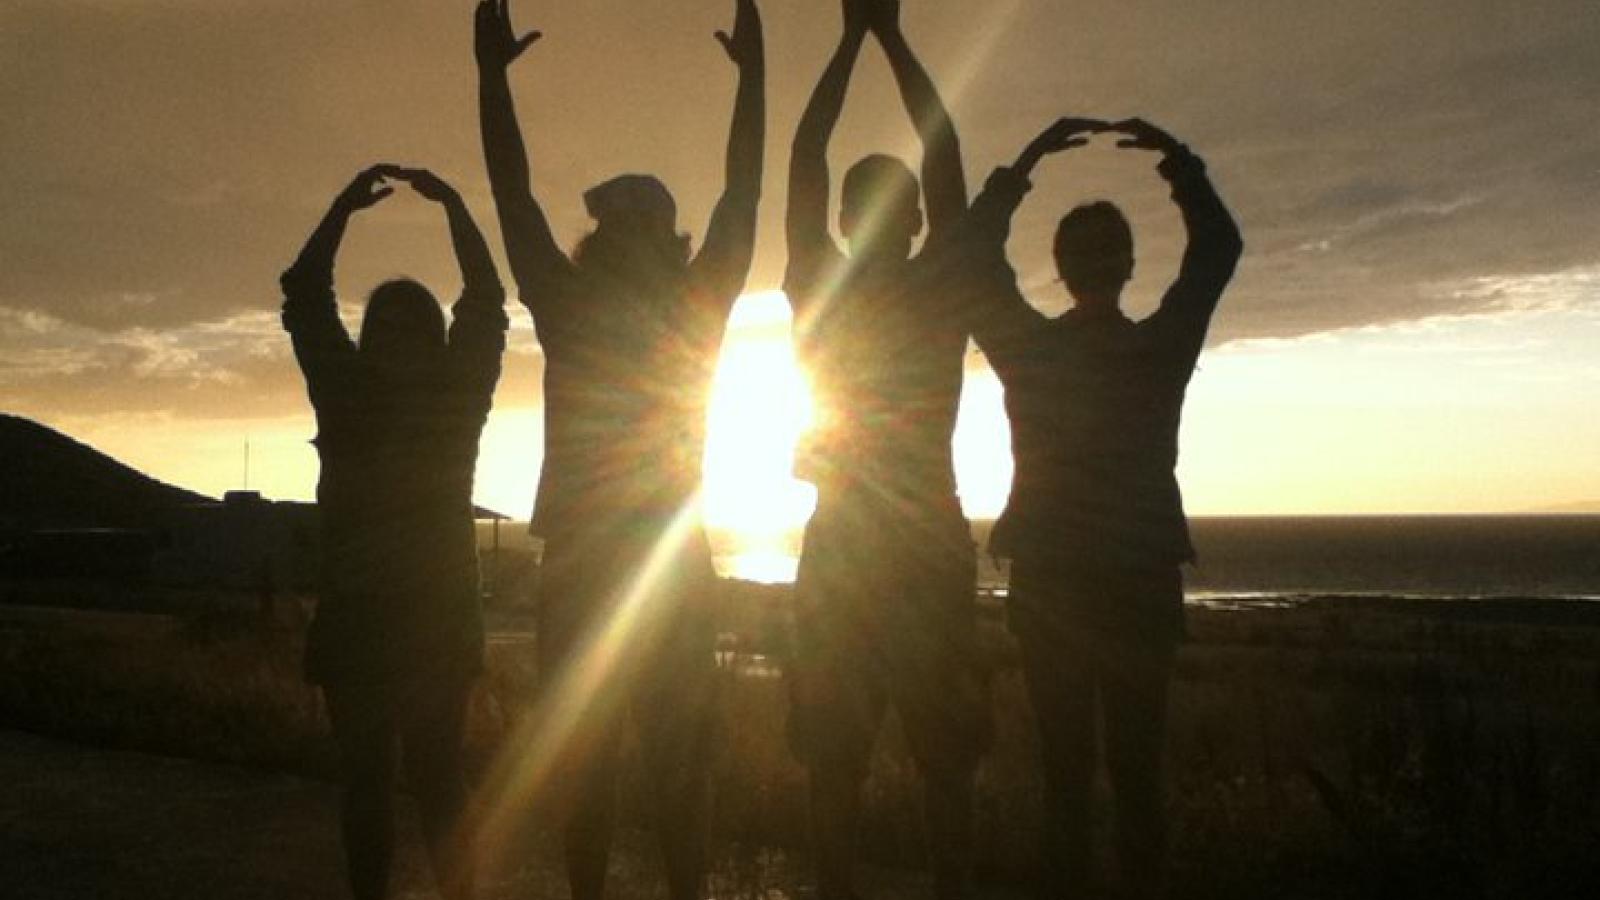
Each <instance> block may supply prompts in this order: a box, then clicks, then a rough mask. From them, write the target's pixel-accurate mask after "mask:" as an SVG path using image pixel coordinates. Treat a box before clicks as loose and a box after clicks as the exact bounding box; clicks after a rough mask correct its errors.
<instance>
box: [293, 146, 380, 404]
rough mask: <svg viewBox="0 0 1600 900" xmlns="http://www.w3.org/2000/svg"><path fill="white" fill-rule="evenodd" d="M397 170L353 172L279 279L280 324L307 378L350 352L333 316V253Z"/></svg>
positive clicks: (351, 347) (340, 324) (350, 345)
mask: <svg viewBox="0 0 1600 900" xmlns="http://www.w3.org/2000/svg"><path fill="white" fill-rule="evenodd" d="M398 171H399V170H398V169H396V168H395V167H394V166H387V165H380V166H373V167H372V168H370V169H367V170H366V171H364V172H362V173H361V174H359V175H357V176H356V177H355V179H354V180H353V181H351V182H350V184H349V185H348V186H347V187H346V188H345V189H344V190H343V191H340V192H339V196H337V197H335V198H334V200H333V204H332V205H331V206H329V207H328V211H327V213H326V214H324V215H323V217H322V221H321V222H320V223H318V224H317V227H316V230H315V231H313V232H311V237H310V238H309V239H308V240H307V241H306V244H305V246H304V247H303V248H301V250H300V255H299V256H298V257H296V258H295V261H294V263H293V264H292V265H290V266H289V268H288V269H287V270H285V271H284V273H283V276H282V277H281V278H280V279H279V284H280V285H281V286H282V287H283V297H284V302H283V327H284V329H285V330H287V331H288V332H289V336H290V338H291V339H292V340H293V342H294V351H295V357H296V359H298V360H299V362H300V368H301V370H302V371H303V372H305V374H306V377H307V378H308V379H312V378H315V376H316V375H317V374H318V373H319V372H320V371H321V370H322V369H323V368H324V367H325V365H326V364H327V363H328V362H329V361H330V360H331V359H332V358H334V357H336V356H338V355H341V354H346V353H353V352H354V351H355V344H354V342H352V341H351V340H350V333H349V332H347V331H346V330H345V327H344V323H343V322H341V321H340V320H339V309H338V306H337V304H336V301H335V299H334V293H333V262H334V257H336V256H337V255H338V253H339V245H340V244H341V243H342V242H343V241H344V233H345V229H346V228H347V227H348V226H349V224H350V217H351V216H352V215H354V214H355V213H357V212H359V211H360V210H363V209H367V208H369V207H371V206H373V205H375V204H376V203H378V202H379V201H381V200H382V199H383V198H385V197H387V196H389V195H390V194H392V193H394V188H392V187H390V186H388V185H386V184H384V182H383V180H384V179H385V178H388V177H394V175H395V173H396V172H398Z"/></svg>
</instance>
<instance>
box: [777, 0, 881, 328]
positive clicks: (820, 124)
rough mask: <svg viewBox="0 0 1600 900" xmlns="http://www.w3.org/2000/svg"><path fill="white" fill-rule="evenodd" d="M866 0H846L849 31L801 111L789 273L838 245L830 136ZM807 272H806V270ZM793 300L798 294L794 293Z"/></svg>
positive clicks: (813, 265) (817, 263) (807, 267)
mask: <svg viewBox="0 0 1600 900" xmlns="http://www.w3.org/2000/svg"><path fill="white" fill-rule="evenodd" d="M865 2H866V0H844V34H843V36H842V37H841V38H840V39H839V46H838V48H837V49H836V50H834V52H833V58H832V59H831V60H829V62H828V67H827V68H826V69H824V70H823V72H822V78H821V79H820V80H818V82H817V86H816V88H815V89H814V90H813V91H812V93H811V101H810V102H809V103H808V104H807V105H806V109H805V112H804V113H803V114H802V115H801V116H800V126H799V128H798V129H797V130H796V132H795V137H794V147H793V153H792V155H791V156H790V158H789V200H788V202H789V209H788V214H787V217H786V221H785V225H786V231H787V237H788V244H789V276H790V279H794V278H795V277H796V276H797V275H800V276H801V277H802V278H806V277H809V276H811V275H814V274H815V273H816V272H817V271H818V269H819V268H820V267H821V266H822V264H823V263H824V261H825V260H826V259H827V258H829V257H830V256H834V255H837V254H838V252H839V249H838V246H837V245H836V244H834V243H833V237H832V236H831V235H830V234H829V233H828V200H829V191H830V189H831V188H830V185H829V182H828V142H829V141H830V140H832V138H833V131H834V128H835V127H837V125H838V124H839V115H840V114H841V113H842V112H843V111H844V98H845V93H846V91H847V90H848V89H849V87H850V75H851V73H852V72H853V71H854V70H855V65H856V60H857V58H859V57H860V56H861V45H862V43H864V42H865V41H866V37H867V19H866V7H865V5H864V4H865ZM802 273H803V274H802ZM790 299H791V300H797V299H799V298H797V297H793V296H791V298H790Z"/></svg>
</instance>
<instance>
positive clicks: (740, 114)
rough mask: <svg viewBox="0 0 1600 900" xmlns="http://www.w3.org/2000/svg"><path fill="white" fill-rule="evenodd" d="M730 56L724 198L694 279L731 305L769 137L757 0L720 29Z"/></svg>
mask: <svg viewBox="0 0 1600 900" xmlns="http://www.w3.org/2000/svg"><path fill="white" fill-rule="evenodd" d="M716 36H717V40H718V41H721V42H722V47H723V49H724V50H726V51H727V53H728V58H729V59H731V60H733V63H734V65H736V66H738V67H739V90H738V94H737V96H736V97H735V99H734V104H733V125H732V127H731V128H730V130H729V133H728V156H727V172H726V177H725V185H724V187H723V191H722V197H721V199H719V200H718V201H717V208H716V210H715V211H713V212H712V214H711V224H710V225H709V226H708V227H707V228H706V239H705V243H704V244H703V245H702V246H701V248H700V255H699V256H698V257H696V259H695V263H694V268H695V276H696V277H695V281H696V282H697V283H699V284H701V285H704V286H706V287H707V288H708V289H709V290H708V291H707V292H706V296H708V297H710V298H713V299H714V300H715V301H716V302H718V303H719V304H723V305H731V304H732V303H733V301H734V299H735V298H736V297H737V296H738V294H739V291H740V290H742V289H743V287H744V281H745V278H746V277H747V276H748V275H749V274H750V263H751V260H752V259H753V258H754V256H755V244H756V207H757V205H758V204H759V202H760V200H761V171H762V168H761V167H762V156H763V153H764V151H765V148H766V140H767V125H766V119H767V100H766V80H767V63H766V49H765V46H764V44H763V41H762V34H761V13H760V11H759V10H757V9H756V4H755V0H736V8H735V11H734V20H733V34H732V35H731V36H730V35H728V34H726V33H724V32H721V31H719V32H717V35H716Z"/></svg>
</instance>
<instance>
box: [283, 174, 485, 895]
mask: <svg viewBox="0 0 1600 900" xmlns="http://www.w3.org/2000/svg"><path fill="white" fill-rule="evenodd" d="M385 179H388V180H390V181H397V182H402V183H406V184H409V185H411V186H412V188H413V189H415V190H416V192H417V193H418V194H420V195H421V196H423V197H425V198H427V199H429V200H432V201H435V202H437V203H439V204H441V205H442V206H443V207H444V209H445V213H446V216H447V217H448V219H449V223H450V234H451V236H452V238H453V240H454V242H455V250H456V258H457V259H458V260H459V262H460V264H461V278H462V290H461V299H460V300H459V301H458V302H457V303H456V305H455V308H454V317H453V321H452V322H451V324H450V326H449V329H448V330H446V328H445V323H444V316H443V314H442V312H441V311H440V309H439V304H438V302H437V301H435V300H434V298H433V295H432V294H431V293H429V292H428V290H427V289H426V288H424V287H423V286H422V285H420V284H418V283H416V282H415V281H411V280H408V279H399V280H395V281H390V282H387V283H385V284H383V285H380V286H379V287H378V288H377V289H376V290H374V291H373V292H372V295H371V297H370V298H368V301H367V308H366V313H365V315H364V317H363V319H362V323H361V341H360V344H359V345H357V344H356V343H354V342H352V341H351V340H350V336H349V335H348V334H347V333H346V331H345V328H344V325H343V324H342V323H341V321H340V319H339V311H338V308H337V306H336V305H335V298H334V289H333V267H334V257H335V256H336V255H337V253H338V250H339V244H340V242H341V240H342V239H343V236H344V232H345V229H346V226H347V224H348V223H349V220H350V217H351V216H352V215H353V214H354V213H356V212H358V211H360V210H363V209H366V208H368V207H370V206H372V205H374V204H376V203H377V202H379V201H381V200H382V199H383V198H384V197H386V196H388V195H389V194H391V193H392V192H393V190H394V189H393V188H392V187H389V186H387V185H386V184H385ZM282 285H283V292H284V297H285V298H286V299H285V301H284V304H283V325H284V328H286V329H287V330H288V332H289V335H290V338H291V339H292V341H293V344H294V353H295V358H296V360H298V362H299V364H300V370H301V371H302V372H303V373H304V374H305V379H306V387H307V390H308V392H309V393H310V396H311V405H312V407H313V408H314V409H315V410H316V416H317V438H316V447H317V455H318V457H319V458H320V459H321V462H322V474H321V477H320V478H319V480H318V481H317V506H318V511H319V513H320V514H321V517H322V537H323V559H322V577H321V596H320V600H319V602H318V604H317V611H316V616H315V618H314V619H313V620H312V623H311V630H310V633H309V634H308V636H307V645H306V669H307V674H308V676H309V678H310V679H311V680H312V681H313V682H315V683H317V684H319V685H321V686H322V690H323V694H324V696H325V697H326V698H327V701H328V714H329V718H330V719H331V720H332V723H333V731H334V736H335V738H337V740H338V743H339V752H340V759H341V770H342V773H343V778H344V806H343V832H344V847H345V857H346V861H347V864H348V869H349V877H350V885H351V888H352V891H353V893H354V895H355V897H356V898H357V900H381V898H383V897H384V896H386V895H387V892H388V882H389V869H390V863H391V860H392V858H393V854H394V833H393V829H394V810H393V802H394V777H395V764H396V754H397V753H398V752H399V751H401V750H402V749H403V751H404V754H403V756H404V760H405V770H406V774H407V776H408V781H409V782H410V784H411V788H412V793H413V795H414V796H415V797H416V800H417V807H418V812H419V813H420V818H421V821H422V828H423V833H424V836H425V837H426V839H427V845H428V850H429V853H430V856H431V859H432V862H433V871H434V876H435V878H436V880H437V881H438V883H439V887H440V890H441V893H442V894H443V895H444V896H445V897H446V898H451V900H455V898H468V897H471V896H472V893H473V878H472V871H471V863H470V859H471V856H470V838H469V836H468V834H467V833H466V831H467V828H466V826H465V825H464V813H465V809H466V802H467V793H466V785H465V782H464V781H463V778H462V771H461V743H462V728H463V722H464V720H465V716H466V711H467V704H468V700H469V698H470V696H471V690H472V685H473V682H474V680H475V679H476V678H477V676H478V674H479V672H480V671H481V670H482V668H483V620H482V612H481V609H480V606H479V598H478V558H477V533H476V525H475V524H474V518H473V506H472V482H473V473H474V468H475V466H476V464H477V457H478V438H479V436H480V434H481V433H482V431H483V426H484V423H485V421H486V420H487V419H488V415H489V407H490V404H491V402H492V400H493V396H494V386H495V382H496V381H497V380H498V379H499V377H500V357H501V354H502V352H503V351H504V349H505V332H506V325H507V320H506V315H505V311H504V309H503V305H504V302H505V292H504V290H503V289H502V288H501V285H500V277H499V275H498V274H497V273H496V272H495V267H494V260H493V258H492V257H491V256H490V255H489V248H488V246H487V245H486V244H485V243H484V240H483V236H482V235H481V234H480V233H479V232H478V228H477V226H476V225H475V224H474V223H473V221H472V216H471V214H470V213H469V212H468V211H467V207H466V204H465V203H463V202H462V200H461V197H460V195H458V194H457V193H456V192H455V191H454V190H453V189H452V188H451V187H450V186H449V185H447V184H445V183H444V182H443V181H441V180H440V179H439V178H437V177H436V176H434V175H433V174H431V173H429V172H427V171H424V170H421V169H402V168H399V167H397V166H377V167H374V168H371V169H368V170H367V171H365V172H363V173H361V175H360V176H358V177H357V178H356V179H355V181H354V182H352V183H351V184H350V186H349V187H347V188H346V189H345V190H344V191H343V192H342V193H341V194H340V195H339V196H338V198H337V199H336V200H335V201H334V203H333V206H332V208H331V209H329V210H328V213H327V216H326V217H325V218H324V219H323V220H322V224H321V225H319V226H318V227H317V229H316V231H315V232H314V233H313V234H312V236H311V239H310V240H309V241H308V242H307V243H306V246H305V249H304V250H302V251H301V253H300V256H299V258H298V259H297V260H296V261H295V262H294V264H293V265H292V266H290V268H289V270H288V271H286V272H285V273H284V274H283V279H282Z"/></svg>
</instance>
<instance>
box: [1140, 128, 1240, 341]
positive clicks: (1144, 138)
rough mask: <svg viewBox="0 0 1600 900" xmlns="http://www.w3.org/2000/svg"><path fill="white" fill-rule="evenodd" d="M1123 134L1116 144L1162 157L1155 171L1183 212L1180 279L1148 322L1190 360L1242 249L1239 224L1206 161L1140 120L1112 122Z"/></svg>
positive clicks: (1204, 332) (1202, 338) (1202, 337)
mask: <svg viewBox="0 0 1600 900" xmlns="http://www.w3.org/2000/svg"><path fill="white" fill-rule="evenodd" d="M1110 128H1111V130H1113V131H1118V132H1121V133H1123V134H1125V135H1127V137H1125V138H1123V139H1122V140H1120V141H1118V142H1117V146H1119V147H1129V148H1133V149H1139V150H1153V151H1156V152H1158V153H1160V154H1161V155H1162V159H1161V164H1160V165H1159V166H1158V167H1157V171H1159V172H1160V173H1161V176H1162V177H1163V178H1165V179H1166V180H1167V182H1168V183H1169V184H1170V185H1171V186H1172V200H1173V202H1174V203H1176V204H1177V205H1178V210H1179V212H1180V213H1181V214H1182V215H1183V225H1184V228H1185V230H1186V231H1187V232H1188V236H1189V243H1188V246H1187V248H1186V249H1185V250H1184V253H1183V263H1182V265H1181V266H1180V267H1179V269H1178V278H1177V280H1176V281H1174V282H1173V283H1172V287H1170V288H1168V289H1167V293H1166V294H1165V295H1164V296H1163V297H1162V298H1161V306H1160V308H1159V309H1157V310H1156V313H1155V315H1154V316H1152V317H1151V318H1152V320H1153V321H1155V322H1157V323H1158V324H1159V325H1160V327H1162V328H1164V329H1168V330H1170V331H1171V332H1172V334H1173V337H1174V339H1175V340H1177V341H1179V342H1180V343H1181V344H1182V345H1183V347H1184V349H1185V351H1186V353H1187V354H1189V359H1190V360H1191V362H1192V360H1193V359H1194V358H1197V357H1198V356H1199V355H1200V348H1201V346H1202V345H1203V344H1204V343H1205V337H1206V330H1207V328H1208V327H1209V326H1210V323H1211V314H1212V313H1213V312H1214V311H1215V310H1216V308H1217V303H1218V302H1219V301H1220V300H1221V299H1222V292H1223V290H1224V289H1225V288H1226V287H1227V286H1228V282H1229V281H1230V280H1232V279H1233V271H1234V269H1235V267H1236V266H1237V265H1238V263H1239V257H1240V255H1242V254H1243V252H1244V239H1243V238H1242V237H1241V236H1240V234H1239V226H1238V225H1237V224H1235V223H1234V221H1233V216H1232V215H1230V214H1229V212H1228V208H1227V207H1226V206H1225V205H1223V202H1222V198H1221V197H1219V196H1218V195H1217V191H1216V188H1215V187H1213V186H1212V184H1211V180H1210V179H1209V178H1207V177H1206V167H1205V163H1204V162H1202V161H1201V160H1200V157H1198V156H1195V155H1194V154H1193V153H1191V152H1190V151H1189V148H1188V147H1187V146H1185V145H1183V144H1181V143H1179V142H1178V140H1177V139H1176V138H1174V137H1172V135H1170V134H1167V133H1166V132H1164V131H1162V130H1161V129H1159V128H1156V127H1155V126H1154V125H1151V124H1150V123H1148V122H1145V121H1144V120H1142V119H1129V120H1127V121H1125V122H1118V123H1117V124H1115V125H1112V126H1110Z"/></svg>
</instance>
